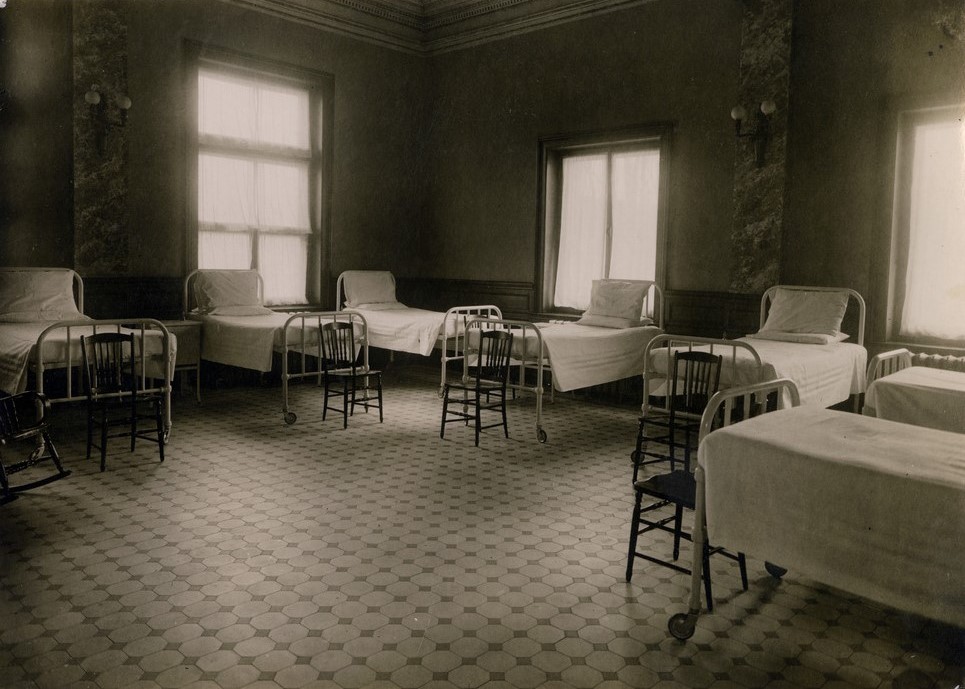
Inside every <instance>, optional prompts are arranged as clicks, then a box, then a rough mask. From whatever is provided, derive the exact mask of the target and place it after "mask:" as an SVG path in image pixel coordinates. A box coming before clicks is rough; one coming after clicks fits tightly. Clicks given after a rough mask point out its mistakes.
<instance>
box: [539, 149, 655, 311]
mask: <svg viewBox="0 0 965 689" xmlns="http://www.w3.org/2000/svg"><path fill="white" fill-rule="evenodd" d="M562 167H563V185H562V186H563V197H562V208H561V212H560V246H559V256H558V260H557V270H556V288H555V291H554V297H553V303H554V304H555V305H556V306H561V307H567V308H573V309H586V308H587V307H588V306H589V304H590V291H591V288H592V283H593V280H597V279H600V278H605V277H609V278H623V279H632V280H653V279H654V276H655V273H656V265H657V257H656V250H657V204H658V200H659V182H660V152H659V150H657V149H645V150H638V151H628V152H620V153H614V154H612V156H611V155H610V154H607V153H599V154H592V155H579V156H567V157H565V158H563V166H562ZM608 177H609V183H608ZM608 221H609V223H610V231H609V236H608V232H607V222H608ZM608 265H609V269H608Z"/></svg>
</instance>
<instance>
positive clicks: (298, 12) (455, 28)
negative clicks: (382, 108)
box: [224, 0, 649, 54]
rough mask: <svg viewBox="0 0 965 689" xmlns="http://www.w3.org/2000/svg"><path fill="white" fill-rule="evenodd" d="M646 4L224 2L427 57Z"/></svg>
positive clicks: (546, 0)
mask: <svg viewBox="0 0 965 689" xmlns="http://www.w3.org/2000/svg"><path fill="white" fill-rule="evenodd" d="M648 1H649V0H224V2H227V3H229V4H232V5H238V6H241V7H247V8H249V9H255V10H258V11H261V12H266V13H268V14H272V15H275V16H279V17H284V18H286V19H288V20H291V21H297V22H300V23H303V24H308V25H310V26H315V27H318V28H323V29H327V30H330V31H336V32H338V33H342V34H347V35H350V36H353V37H355V38H358V39H361V40H366V41H370V42H374V43H379V44H381V45H385V46H387V47H390V48H395V49H397V50H403V51H406V52H413V53H421V54H433V53H439V52H445V51H449V50H456V49H458V48H464V47H467V46H470V45H478V44H480V43H486V42H488V41H494V40H497V39H500V38H506V37H508V36H513V35H516V34H520V33H525V32H528V31H535V30H537V29H541V28H545V27H548V26H553V25H555V24H559V23H562V22H569V21H576V20H579V19H583V18H585V17H588V16H591V15H594V14H599V13H602V12H610V11H613V10H616V9H622V8H624V7H630V6H632V5H640V4H643V3H644V2H648Z"/></svg>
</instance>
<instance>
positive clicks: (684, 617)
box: [667, 612, 697, 641]
mask: <svg viewBox="0 0 965 689" xmlns="http://www.w3.org/2000/svg"><path fill="white" fill-rule="evenodd" d="M696 627H697V616H696V615H691V614H690V613H686V612H678V613H677V614H676V615H674V616H673V617H671V618H670V620H669V621H668V622H667V629H668V630H669V631H670V634H671V635H672V636H673V638H675V639H680V640H681V641H686V640H687V639H689V638H690V637H692V636H693V635H694V629H696Z"/></svg>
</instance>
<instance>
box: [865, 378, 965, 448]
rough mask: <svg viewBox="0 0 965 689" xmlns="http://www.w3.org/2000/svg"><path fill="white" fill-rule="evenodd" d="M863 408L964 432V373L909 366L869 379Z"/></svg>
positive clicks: (881, 416) (904, 420)
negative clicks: (872, 379)
mask: <svg viewBox="0 0 965 689" xmlns="http://www.w3.org/2000/svg"><path fill="white" fill-rule="evenodd" d="M863 412H864V413H865V414H866V415H868V416H877V417H878V418H879V419H889V420H891V421H900V422H901V423H910V424H914V425H916V426H926V427H928V428H937V429H939V430H942V431H952V432H954V433H965V373H962V372H960V371H945V370H942V369H938V368H927V367H925V366H912V367H910V368H906V369H902V370H901V371H897V372H895V373H892V374H891V375H887V376H885V377H883V378H879V379H878V380H876V381H874V382H873V383H871V385H869V386H868V391H867V392H866V393H865V398H864V409H863Z"/></svg>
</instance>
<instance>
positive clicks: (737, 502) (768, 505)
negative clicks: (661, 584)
mask: <svg viewBox="0 0 965 689" xmlns="http://www.w3.org/2000/svg"><path fill="white" fill-rule="evenodd" d="M778 391H785V392H787V391H789V392H790V393H791V394H790V397H791V405H792V406H791V407H789V408H783V409H777V410H775V411H772V412H771V413H767V414H760V415H758V416H756V417H755V418H749V419H746V420H743V421H740V422H739V423H730V421H731V420H732V419H733V418H734V417H733V416H732V413H733V411H734V410H735V409H739V408H742V407H746V406H747V405H753V404H754V403H755V400H760V399H762V398H763V397H764V396H766V395H768V394H769V393H776V392H778ZM799 402H800V400H799V399H798V398H797V393H796V389H795V388H794V385H793V383H792V382H790V381H787V380H786V379H784V380H779V381H772V382H769V383H761V384H757V385H753V386H745V387H740V388H734V389H731V390H726V391H721V392H719V393H717V394H716V395H715V396H714V397H713V398H712V399H711V401H710V403H709V404H708V406H707V409H706V410H705V411H704V414H703V417H702V421H701V431H700V444H699V451H698V467H697V469H696V480H697V505H696V513H695V524H696V525H697V527H696V528H695V534H694V535H695V547H694V552H695V553H700V552H701V551H702V547H703V544H704V543H706V542H708V541H709V542H710V543H713V545H714V546H715V547H717V546H719V547H724V548H727V549H729V550H732V551H740V552H745V553H747V554H748V555H753V556H756V557H759V558H761V559H764V560H765V561H767V562H774V563H780V565H781V568H776V567H774V566H773V565H770V566H768V571H770V572H771V573H772V574H774V575H775V576H779V575H780V574H781V573H782V572H783V568H784V567H786V568H788V569H790V570H793V571H795V572H797V573H799V574H800V575H801V576H804V577H808V578H810V579H814V580H815V581H819V582H821V583H824V584H826V585H829V586H833V587H835V588H838V589H841V590H842V591H846V592H848V593H851V594H854V595H859V596H863V597H866V598H869V599H871V600H874V601H877V602H880V603H883V604H886V605H888V606H891V607H894V608H897V609H899V610H903V611H906V612H910V613H913V614H917V615H921V616H923V617H927V618H930V619H935V620H939V621H942V622H945V623H948V624H953V625H958V626H959V627H965V588H963V587H962V578H961V577H962V572H963V571H965V550H963V549H962V548H961V547H958V546H959V544H961V543H962V541H963V539H965V520H963V519H962V515H963V514H965V444H963V443H962V441H961V435H959V434H956V433H949V432H947V431H939V430H935V429H931V428H921V427H916V426H910V425H907V424H901V423H896V422H893V421H886V420H882V419H876V418H870V417H867V416H864V415H861V414H852V413H849V412H844V411H835V410H830V409H824V408H820V407H816V406H800V404H799ZM745 416H748V415H747V414H745ZM702 566H703V563H702V562H701V558H699V557H697V558H695V559H694V566H693V573H692V579H691V586H692V589H691V592H690V600H689V610H688V612H687V613H680V614H677V615H674V616H673V617H671V619H670V621H669V625H668V626H669V629H670V632H671V634H673V636H675V637H677V638H678V639H686V638H689V637H690V636H691V635H692V634H693V632H694V627H695V625H696V622H697V618H698V616H699V614H700V583H701V578H700V574H701V567H702Z"/></svg>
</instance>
